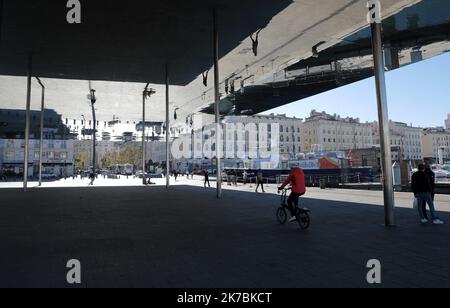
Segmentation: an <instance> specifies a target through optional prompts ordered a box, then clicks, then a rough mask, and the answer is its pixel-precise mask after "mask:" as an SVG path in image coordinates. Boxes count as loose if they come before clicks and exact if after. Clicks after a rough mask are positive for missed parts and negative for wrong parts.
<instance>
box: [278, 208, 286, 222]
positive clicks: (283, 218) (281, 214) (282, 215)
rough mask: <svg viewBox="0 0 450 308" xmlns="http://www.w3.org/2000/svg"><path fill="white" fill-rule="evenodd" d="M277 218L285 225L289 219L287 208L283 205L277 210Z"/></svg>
mask: <svg viewBox="0 0 450 308" xmlns="http://www.w3.org/2000/svg"><path fill="white" fill-rule="evenodd" d="M277 220H278V222H279V223H280V224H281V225H284V224H285V223H286V221H287V213H286V210H285V209H284V208H282V207H280V208H279V209H278V210H277Z"/></svg>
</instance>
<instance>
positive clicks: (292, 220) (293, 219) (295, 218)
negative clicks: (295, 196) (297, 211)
mask: <svg viewBox="0 0 450 308" xmlns="http://www.w3.org/2000/svg"><path fill="white" fill-rule="evenodd" d="M294 221H297V217H295V216H292V218H291V219H289V222H294Z"/></svg>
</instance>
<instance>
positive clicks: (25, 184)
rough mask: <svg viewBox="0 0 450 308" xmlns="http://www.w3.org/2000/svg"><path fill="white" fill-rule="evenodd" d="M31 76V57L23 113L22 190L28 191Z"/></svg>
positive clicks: (30, 57) (30, 58) (31, 58)
mask: <svg viewBox="0 0 450 308" xmlns="http://www.w3.org/2000/svg"><path fill="white" fill-rule="evenodd" d="M32 74H33V57H32V55H30V56H29V58H28V78H27V106H26V111H25V148H24V158H23V190H24V191H27V189H28V156H29V152H30V148H29V144H28V143H29V140H30V107H31V76H32Z"/></svg>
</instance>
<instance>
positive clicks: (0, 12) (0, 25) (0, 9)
mask: <svg viewBox="0 0 450 308" xmlns="http://www.w3.org/2000/svg"><path fill="white" fill-rule="evenodd" d="M2 29H3V0H0V46H1V43H2Z"/></svg>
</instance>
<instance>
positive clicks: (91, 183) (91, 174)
mask: <svg viewBox="0 0 450 308" xmlns="http://www.w3.org/2000/svg"><path fill="white" fill-rule="evenodd" d="M89 179H90V180H91V182H90V183H89V186H93V185H94V181H95V173H94V172H91V173H90V174H89Z"/></svg>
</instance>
